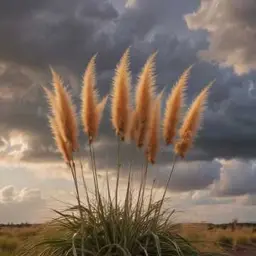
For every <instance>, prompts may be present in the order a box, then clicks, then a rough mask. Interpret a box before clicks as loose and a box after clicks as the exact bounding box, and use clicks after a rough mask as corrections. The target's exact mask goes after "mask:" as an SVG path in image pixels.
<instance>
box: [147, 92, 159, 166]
mask: <svg viewBox="0 0 256 256" xmlns="http://www.w3.org/2000/svg"><path fill="white" fill-rule="evenodd" d="M162 95H163V91H162V92H161V93H160V94H159V95H158V96H157V97H156V99H155V101H154V104H152V115H151V120H150V126H149V140H148V145H147V150H146V154H147V158H148V161H149V162H150V163H152V164H154V163H155V160H156V155H157V151H158V149H159V128H160V115H161V98H162Z"/></svg>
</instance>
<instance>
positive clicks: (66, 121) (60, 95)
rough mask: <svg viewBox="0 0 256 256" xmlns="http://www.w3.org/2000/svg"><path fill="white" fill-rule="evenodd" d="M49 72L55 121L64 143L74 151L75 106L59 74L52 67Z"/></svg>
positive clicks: (76, 146)
mask: <svg viewBox="0 0 256 256" xmlns="http://www.w3.org/2000/svg"><path fill="white" fill-rule="evenodd" d="M51 72H52V81H53V87H54V91H55V96H54V98H55V103H54V104H55V107H54V108H55V109H56V111H55V121H56V124H57V126H58V129H59V132H60V134H61V136H62V138H63V140H64V141H65V143H69V144H70V145H71V148H72V151H76V150H77V149H78V140H77V136H78V128H77V120H76V113H75V106H74V105H73V103H72V99H71V96H70V94H69V93H68V91H67V90H66V89H65V88H64V85H63V82H62V80H61V78H60V76H59V75H58V74H57V73H56V72H55V71H54V70H53V69H52V68H51ZM52 106H53V105H52Z"/></svg>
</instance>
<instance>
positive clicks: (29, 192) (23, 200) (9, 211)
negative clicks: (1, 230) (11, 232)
mask: <svg viewBox="0 0 256 256" xmlns="http://www.w3.org/2000/svg"><path fill="white" fill-rule="evenodd" d="M45 206H46V202H45V200H44V199H43V198H42V196H41V192H40V190H38V189H28V188H23V189H20V190H17V189H15V187H14V186H11V185H10V186H5V187H2V188H1V189H0V219H1V223H10V222H12V223H19V222H38V221H41V219H42V216H43V214H42V210H44V208H45ZM28 209H29V210H28ZM17 213H18V214H17Z"/></svg>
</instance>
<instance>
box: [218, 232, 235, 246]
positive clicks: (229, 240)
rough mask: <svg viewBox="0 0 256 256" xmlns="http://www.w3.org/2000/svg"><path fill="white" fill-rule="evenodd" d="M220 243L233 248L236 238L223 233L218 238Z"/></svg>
mask: <svg viewBox="0 0 256 256" xmlns="http://www.w3.org/2000/svg"><path fill="white" fill-rule="evenodd" d="M218 244H219V245H220V246H221V247H224V248H232V247H233V245H234V239H233V237H232V236H226V235H221V236H220V237H219V238H218Z"/></svg>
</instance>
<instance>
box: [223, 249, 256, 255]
mask: <svg viewBox="0 0 256 256" xmlns="http://www.w3.org/2000/svg"><path fill="white" fill-rule="evenodd" d="M228 254H229V255H230V256H256V248H255V247H247V248H246V247H244V248H240V249H237V250H236V251H233V250H232V251H229V252H228Z"/></svg>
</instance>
